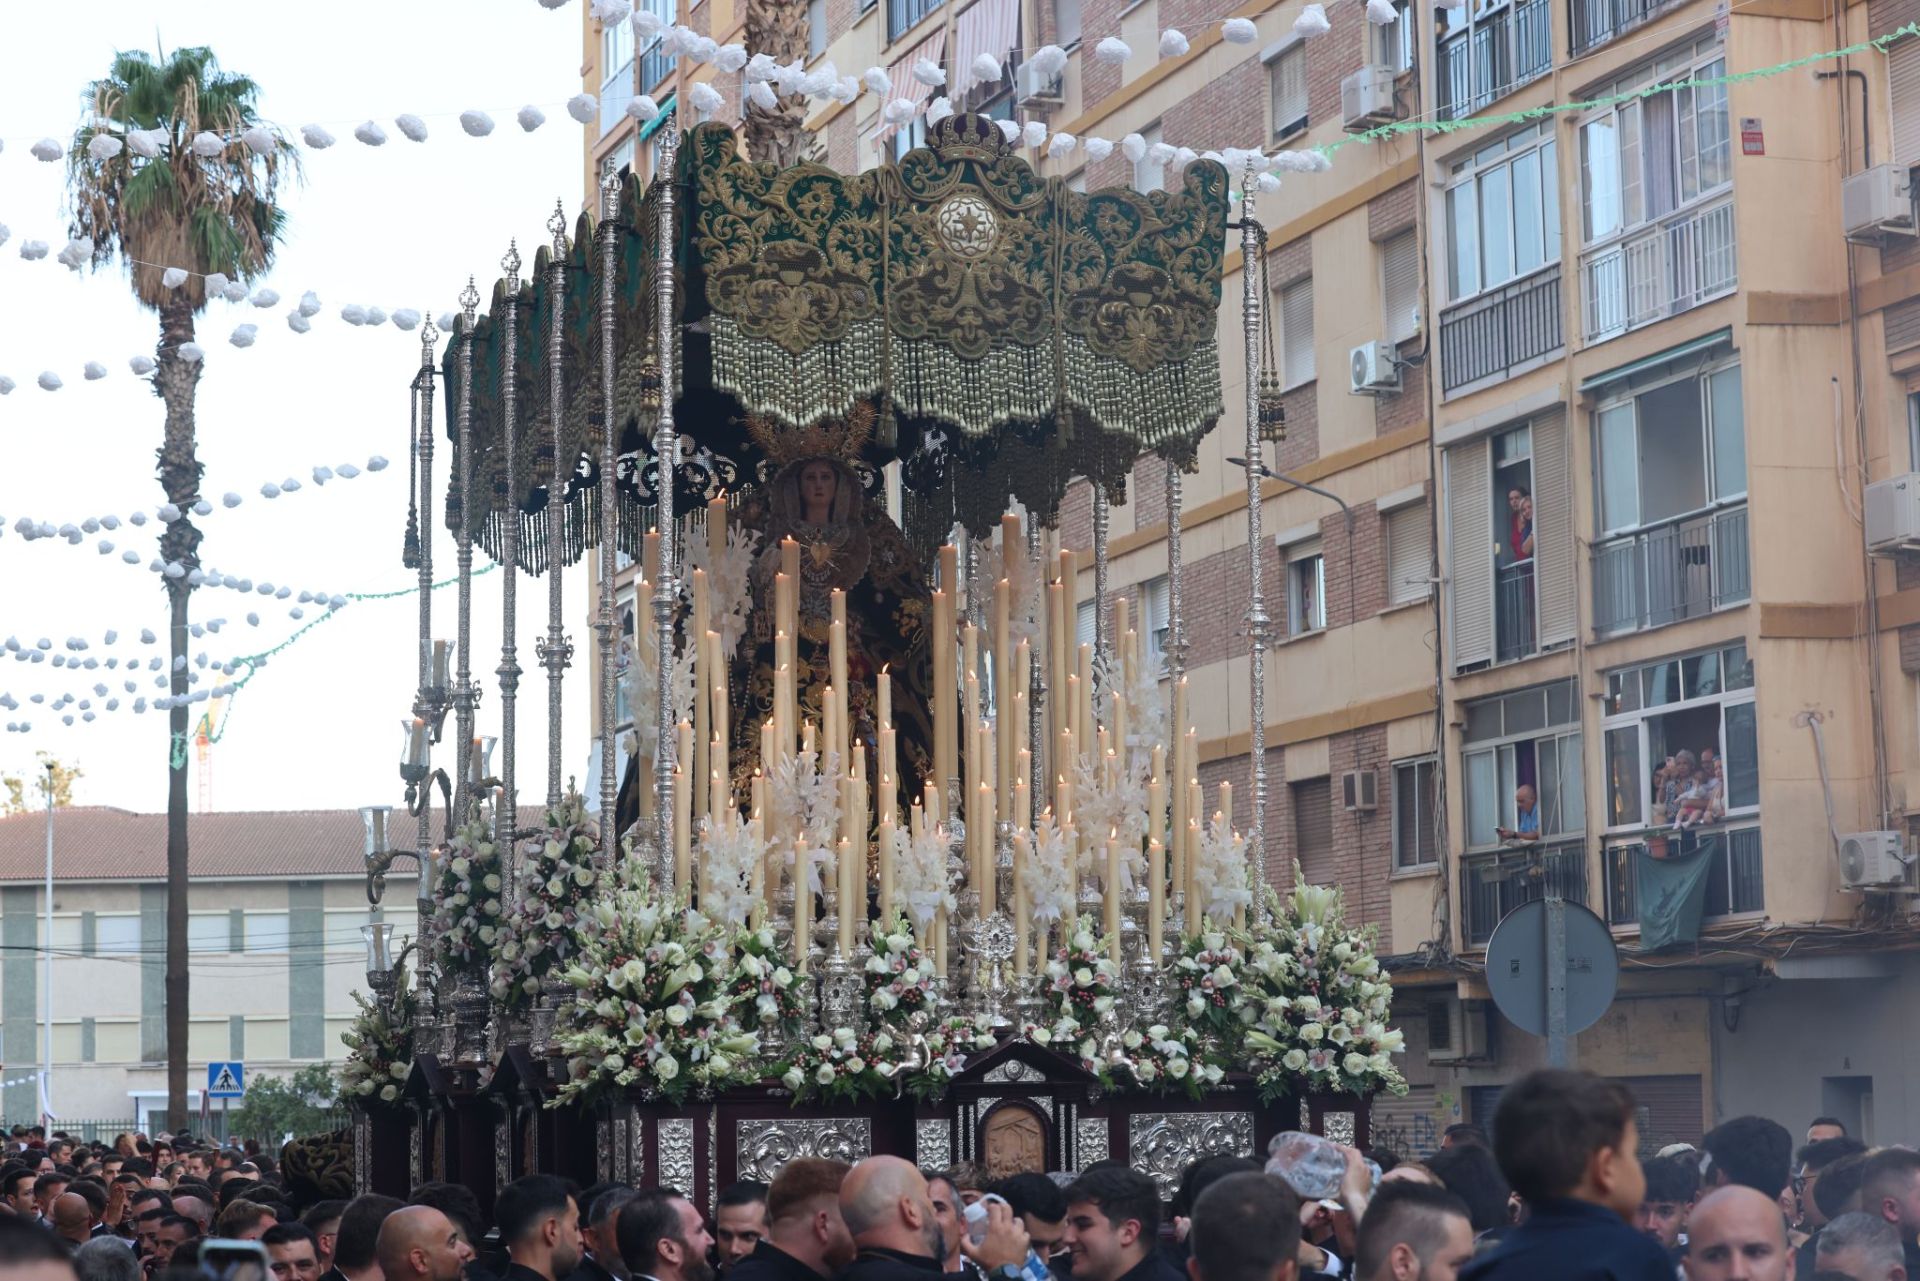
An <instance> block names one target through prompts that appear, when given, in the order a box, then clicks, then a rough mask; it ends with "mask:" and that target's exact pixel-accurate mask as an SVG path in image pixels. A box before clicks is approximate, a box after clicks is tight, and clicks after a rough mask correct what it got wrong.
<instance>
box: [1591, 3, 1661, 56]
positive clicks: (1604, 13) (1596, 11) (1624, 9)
mask: <svg viewBox="0 0 1920 1281" xmlns="http://www.w3.org/2000/svg"><path fill="white" fill-rule="evenodd" d="M1678 2H1679V0H1573V3H1572V6H1571V7H1570V10H1569V12H1568V21H1567V34H1568V39H1569V44H1570V46H1571V48H1572V50H1573V52H1574V53H1575V54H1576V55H1578V54H1582V53H1585V52H1586V51H1587V50H1589V49H1591V48H1593V47H1594V46H1596V45H1602V44H1605V43H1606V42H1607V41H1609V40H1611V39H1613V38H1614V37H1615V36H1617V35H1619V34H1620V33H1621V32H1623V31H1627V30H1630V29H1632V28H1634V27H1637V26H1639V25H1640V24H1641V23H1643V22H1646V21H1647V20H1648V19H1650V18H1652V17H1654V16H1655V15H1656V14H1658V13H1660V12H1661V11H1663V10H1666V9H1671V8H1673V7H1674V6H1675V5H1676V4H1677V3H1678Z"/></svg>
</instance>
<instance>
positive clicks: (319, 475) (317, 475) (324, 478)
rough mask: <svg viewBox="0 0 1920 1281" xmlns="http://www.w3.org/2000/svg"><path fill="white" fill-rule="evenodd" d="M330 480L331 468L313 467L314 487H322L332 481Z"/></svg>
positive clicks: (331, 477) (331, 475)
mask: <svg viewBox="0 0 1920 1281" xmlns="http://www.w3.org/2000/svg"><path fill="white" fill-rule="evenodd" d="M332 479H333V468H331V467H315V468H314V469H313V483H314V484H316V485H324V484H326V483H327V482H328V481H330V480H332Z"/></svg>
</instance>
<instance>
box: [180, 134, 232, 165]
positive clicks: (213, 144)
mask: <svg viewBox="0 0 1920 1281" xmlns="http://www.w3.org/2000/svg"><path fill="white" fill-rule="evenodd" d="M188 145H189V146H190V147H192V148H193V154H194V155H196V156H200V157H202V158H203V159H207V160H211V159H213V158H214V157H215V156H217V155H219V154H220V153H221V152H223V151H225V150H226V149H227V140H226V139H225V138H222V137H221V136H220V135H219V134H217V133H213V132H211V131H209V130H206V129H202V130H201V131H200V132H199V133H196V134H195V135H193V141H192V142H191V143H189V144H188Z"/></svg>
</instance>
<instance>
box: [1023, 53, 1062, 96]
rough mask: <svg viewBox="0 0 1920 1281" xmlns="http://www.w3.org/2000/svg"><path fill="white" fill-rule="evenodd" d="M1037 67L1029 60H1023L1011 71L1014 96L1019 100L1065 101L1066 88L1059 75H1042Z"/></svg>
mask: <svg viewBox="0 0 1920 1281" xmlns="http://www.w3.org/2000/svg"><path fill="white" fill-rule="evenodd" d="M1038 73H1039V68H1038V67H1036V66H1034V65H1033V64H1032V63H1031V62H1023V63H1021V64H1020V65H1019V66H1018V67H1017V68H1015V69H1014V73H1013V88H1014V96H1015V97H1017V98H1019V100H1020V101H1021V102H1043V103H1061V102H1065V101H1066V89H1065V88H1064V87H1063V85H1062V83H1061V79H1062V78H1061V76H1059V75H1057V74H1056V75H1053V76H1043V75H1040V74H1038Z"/></svg>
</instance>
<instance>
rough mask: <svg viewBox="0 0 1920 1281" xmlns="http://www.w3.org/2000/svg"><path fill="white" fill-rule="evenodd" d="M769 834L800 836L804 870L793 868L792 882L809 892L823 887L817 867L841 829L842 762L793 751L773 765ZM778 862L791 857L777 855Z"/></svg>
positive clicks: (830, 853) (786, 852)
mask: <svg viewBox="0 0 1920 1281" xmlns="http://www.w3.org/2000/svg"><path fill="white" fill-rule="evenodd" d="M766 828H767V830H768V831H775V832H798V833H799V834H800V836H799V842H800V843H799V846H798V848H799V850H800V851H801V852H802V853H803V854H804V856H805V865H804V867H800V866H796V867H795V868H794V869H793V875H794V884H795V885H796V886H805V887H806V888H807V889H808V890H811V891H812V892H813V893H816V894H817V893H819V892H820V891H821V889H822V886H821V882H820V869H821V867H822V866H824V865H825V864H826V862H827V861H828V860H829V859H830V858H832V857H833V849H834V839H835V837H837V836H838V835H839V830H840V758H839V754H838V753H837V752H828V753H827V754H826V756H825V758H824V759H823V758H822V757H821V756H820V754H819V753H818V752H811V751H802V752H795V753H793V754H792V755H791V756H788V757H786V758H784V759H783V760H781V761H779V762H778V763H776V764H775V765H774V767H773V772H772V773H771V774H770V775H768V777H767V823H766ZM780 855H781V858H782V860H783V861H784V860H790V859H792V858H793V856H794V851H793V850H792V849H787V850H782V851H780Z"/></svg>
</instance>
